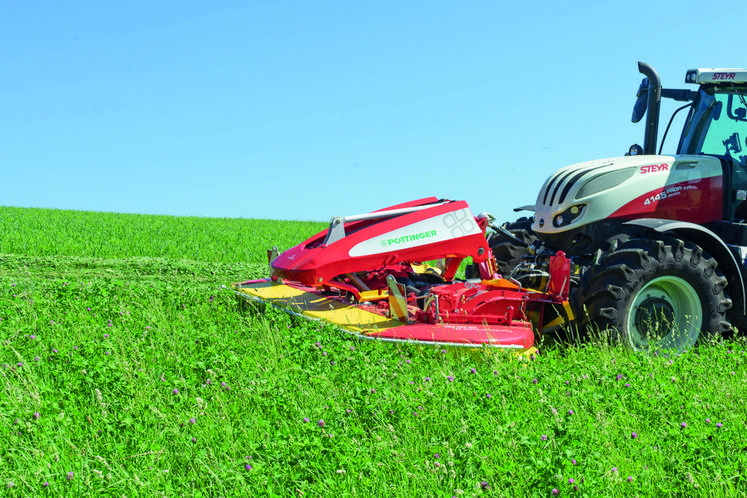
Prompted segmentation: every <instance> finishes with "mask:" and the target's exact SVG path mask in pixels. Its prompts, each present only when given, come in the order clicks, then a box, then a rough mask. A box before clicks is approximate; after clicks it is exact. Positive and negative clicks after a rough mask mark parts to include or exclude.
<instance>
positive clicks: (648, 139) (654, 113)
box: [638, 62, 661, 155]
mask: <svg viewBox="0 0 747 498" xmlns="http://www.w3.org/2000/svg"><path fill="white" fill-rule="evenodd" d="M638 71H639V72H640V73H641V74H643V75H644V76H646V78H648V90H647V93H648V101H647V103H646V107H647V110H646V128H645V130H646V131H645V135H644V138H643V153H644V154H646V155H654V154H656V139H657V135H658V133H659V109H660V108H661V79H660V78H659V74H658V73H657V72H656V70H655V69H654V68H653V67H651V66H650V65H648V64H646V63H645V62H638Z"/></svg>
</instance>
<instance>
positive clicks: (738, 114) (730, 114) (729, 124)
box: [680, 86, 747, 166]
mask: <svg viewBox="0 0 747 498" xmlns="http://www.w3.org/2000/svg"><path fill="white" fill-rule="evenodd" d="M698 93H699V96H698V98H697V99H696V100H695V102H694V106H693V110H692V111H691V113H690V116H689V117H688V120H687V124H686V125H685V129H684V132H683V136H682V139H681V141H680V153H684V154H708V155H713V156H719V157H723V158H727V159H731V160H732V161H734V162H737V163H740V164H741V165H742V166H747V88H744V87H743V86H742V87H736V86H735V87H719V88H716V87H710V88H709V87H704V88H701V90H700V91H699V92H698Z"/></svg>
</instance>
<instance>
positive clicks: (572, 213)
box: [552, 204, 586, 228]
mask: <svg viewBox="0 0 747 498" xmlns="http://www.w3.org/2000/svg"><path fill="white" fill-rule="evenodd" d="M585 207H586V206H585V205H584V204H578V205H576V206H571V207H569V208H568V209H566V210H565V211H563V212H562V213H560V214H556V215H555V216H553V218H552V226H554V227H555V228H562V227H564V226H567V225H570V224H571V223H572V222H573V220H575V219H576V218H578V217H579V216H581V213H583V212H584V208H585Z"/></svg>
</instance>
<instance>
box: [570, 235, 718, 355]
mask: <svg viewBox="0 0 747 498" xmlns="http://www.w3.org/2000/svg"><path fill="white" fill-rule="evenodd" d="M726 283H727V280H726V278H725V277H724V276H723V275H722V274H721V272H720V271H718V268H717V263H716V261H715V260H714V259H713V258H712V257H711V256H709V255H708V254H706V253H705V252H703V250H702V249H701V248H700V247H698V246H697V245H695V244H692V243H690V242H685V241H683V240H681V239H678V238H675V237H670V236H666V235H661V236H659V237H658V238H656V239H647V238H646V239H644V238H632V239H629V240H627V241H625V242H622V243H620V244H619V245H618V246H617V247H613V248H612V249H610V250H608V251H607V252H605V253H603V254H602V255H601V257H600V258H598V261H597V264H595V265H594V266H592V267H591V268H589V269H588V270H586V271H585V272H584V273H583V275H582V276H581V281H580V285H579V289H578V293H577V295H576V302H577V303H578V304H579V305H580V306H579V308H580V310H581V311H582V312H585V314H586V324H587V325H590V326H591V329H592V330H609V331H611V333H612V334H613V336H614V337H616V338H618V339H619V340H621V341H623V342H624V343H625V344H627V345H628V346H630V347H632V348H633V349H640V350H648V349H652V348H656V347H660V348H663V349H672V350H677V351H683V350H686V349H688V348H691V347H692V346H694V345H695V343H696V342H697V341H698V338H699V337H702V336H703V335H712V334H725V333H727V332H729V330H730V328H731V326H730V325H729V322H728V321H727V319H726V311H727V310H728V309H729V308H731V300H730V299H729V298H728V297H727V296H726V295H725V293H724V288H725V287H726Z"/></svg>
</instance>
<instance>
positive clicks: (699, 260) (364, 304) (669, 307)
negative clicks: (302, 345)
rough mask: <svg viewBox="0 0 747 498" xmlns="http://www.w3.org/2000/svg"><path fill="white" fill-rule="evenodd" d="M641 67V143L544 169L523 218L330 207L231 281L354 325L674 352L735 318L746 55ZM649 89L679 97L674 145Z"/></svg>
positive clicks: (506, 345) (430, 205)
mask: <svg viewBox="0 0 747 498" xmlns="http://www.w3.org/2000/svg"><path fill="white" fill-rule="evenodd" d="M638 69H639V71H640V72H641V73H642V74H643V75H644V76H645V78H644V79H643V81H642V83H641V84H640V86H639V88H638V92H637V100H636V103H635V106H634V111H633V122H638V121H640V120H642V119H643V118H644V117H645V118H646V119H645V136H644V145H643V147H641V146H640V145H637V144H634V145H632V146H631V147H630V148H629V149H628V152H627V154H625V155H624V156H621V157H614V158H610V159H602V160H595V161H589V162H585V163H580V164H575V165H571V166H567V167H565V168H561V169H560V170H558V171H556V172H555V173H554V174H552V175H551V176H550V177H549V178H548V179H547V181H546V182H545V183H544V185H543V186H542V188H541V189H540V192H539V194H538V196H537V200H536V202H535V204H534V205H533V206H532V208H531V210H532V211H533V214H532V215H531V216H527V217H523V218H520V219H518V220H515V221H512V222H506V223H503V224H500V225H499V224H497V223H495V219H494V217H493V216H491V215H490V214H489V213H481V214H478V215H477V216H475V215H474V214H473V213H472V211H471V209H470V208H469V206H468V205H467V203H466V202H465V201H463V200H449V199H439V198H437V197H430V198H425V199H419V200H415V201H411V202H407V203H404V204H399V205H396V206H390V207H387V208H384V209H381V210H378V211H374V212H371V213H366V214H362V215H353V216H335V217H333V218H332V219H331V221H330V224H329V227H328V228H327V229H326V230H324V231H322V232H320V233H318V234H316V235H314V236H313V237H311V238H309V239H308V240H306V241H304V242H302V243H301V244H299V245H297V246H295V247H293V248H291V249H288V250H287V251H285V252H283V253H282V254H278V251H277V249H276V248H273V249H272V250H269V251H268V260H269V262H270V265H271V269H272V275H271V276H270V277H269V278H267V279H262V280H252V281H248V282H241V283H237V284H234V288H235V290H236V293H237V295H238V296H239V297H240V298H241V299H244V300H248V301H251V302H258V303H263V304H264V305H270V306H274V307H278V308H281V309H283V310H285V311H288V312H289V313H292V314H294V315H297V316H300V317H304V318H308V319H312V320H323V321H325V322H329V323H331V324H333V325H334V326H336V327H338V328H339V329H341V330H344V331H346V332H349V333H351V334H354V335H355V336H357V337H360V338H362V339H372V340H381V341H391V342H417V343H421V344H429V345H438V346H452V347H464V348H483V347H490V348H501V349H509V350H514V351H531V350H533V348H534V347H535V346H536V340H537V338H538V337H539V336H540V335H541V334H543V333H546V332H549V331H553V330H557V329H560V328H567V327H573V328H575V329H577V330H596V331H601V330H605V331H608V332H609V333H610V335H611V336H612V337H613V338H616V339H619V340H620V341H621V342H623V343H624V344H626V345H628V346H629V347H631V348H633V349H644V350H645V349H652V348H666V349H673V350H678V351H682V350H685V349H687V348H691V347H693V346H694V345H695V344H696V343H697V342H698V341H699V340H702V339H703V338H704V337H710V336H713V335H725V334H729V333H731V332H733V331H734V330H735V329H739V328H743V327H746V326H747V313H746V311H747V299H745V295H746V292H747V285H746V284H745V282H747V268H746V267H745V263H744V261H745V258H747V154H742V150H743V143H744V145H745V146H747V142H742V138H740V133H741V137H746V136H747V97H746V96H747V69H693V70H689V71H687V73H686V78H685V81H686V83H690V84H696V85H698V89H697V90H679V89H664V88H662V86H661V82H660V79H659V76H658V74H657V73H656V71H655V70H654V69H653V68H652V67H651V66H649V65H648V64H645V63H642V62H639V63H638ZM662 98H668V99H673V100H675V101H681V102H685V104H684V105H682V106H681V107H680V108H679V109H677V111H675V113H674V114H673V115H672V119H673V118H674V116H675V115H676V114H677V113H678V112H680V111H682V110H685V109H687V110H688V115H687V118H686V119H685V124H684V127H683V130H682V132H681V134H680V140H679V145H678V149H677V152H676V154H673V155H662V154H661V148H659V150H658V152H657V150H656V147H657V134H658V126H659V113H660V106H661V99H662ZM672 119H670V122H669V125H668V126H667V131H668V130H669V128H670V126H671V124H672ZM664 138H666V132H665V134H664ZM663 142H664V139H662V145H663Z"/></svg>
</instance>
